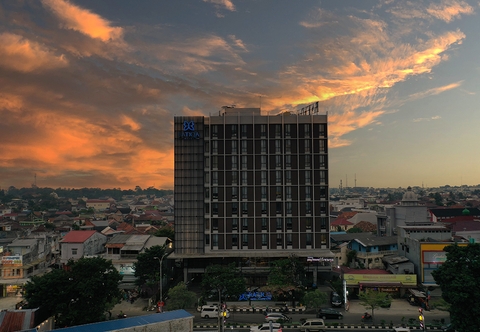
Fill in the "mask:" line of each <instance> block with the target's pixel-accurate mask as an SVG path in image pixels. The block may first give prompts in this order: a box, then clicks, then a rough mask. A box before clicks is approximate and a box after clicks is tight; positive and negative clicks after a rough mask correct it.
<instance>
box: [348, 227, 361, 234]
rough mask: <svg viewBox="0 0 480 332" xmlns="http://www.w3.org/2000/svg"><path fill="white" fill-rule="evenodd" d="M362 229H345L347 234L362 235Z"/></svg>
mask: <svg viewBox="0 0 480 332" xmlns="http://www.w3.org/2000/svg"><path fill="white" fill-rule="evenodd" d="M362 232H363V231H362V229H361V228H358V227H352V228H349V229H347V233H362Z"/></svg>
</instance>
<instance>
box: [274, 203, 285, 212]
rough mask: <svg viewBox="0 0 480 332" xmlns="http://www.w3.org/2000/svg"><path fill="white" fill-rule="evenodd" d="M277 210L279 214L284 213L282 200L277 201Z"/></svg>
mask: <svg viewBox="0 0 480 332" xmlns="http://www.w3.org/2000/svg"><path fill="white" fill-rule="evenodd" d="M275 212H276V213H277V214H282V212H283V205H282V202H277V203H276V204H275Z"/></svg>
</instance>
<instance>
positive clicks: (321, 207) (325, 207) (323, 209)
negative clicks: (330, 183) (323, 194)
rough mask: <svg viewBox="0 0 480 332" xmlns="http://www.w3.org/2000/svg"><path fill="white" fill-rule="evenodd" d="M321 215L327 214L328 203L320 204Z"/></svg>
mask: <svg viewBox="0 0 480 332" xmlns="http://www.w3.org/2000/svg"><path fill="white" fill-rule="evenodd" d="M320 213H321V214H325V213H327V202H320Z"/></svg>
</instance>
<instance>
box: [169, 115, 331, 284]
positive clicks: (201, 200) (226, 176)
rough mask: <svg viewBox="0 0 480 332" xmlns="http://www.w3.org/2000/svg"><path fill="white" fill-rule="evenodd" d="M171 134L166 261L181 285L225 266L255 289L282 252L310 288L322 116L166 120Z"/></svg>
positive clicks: (321, 235) (320, 234)
mask: <svg viewBox="0 0 480 332" xmlns="http://www.w3.org/2000/svg"><path fill="white" fill-rule="evenodd" d="M312 110H313V108H312ZM316 110H317V111H318V106H317V108H316ZM174 134H175V137H174V141H175V142H174V146H175V185H174V200H175V220H174V222H175V251H174V254H173V255H172V256H173V257H175V258H176V259H177V266H180V264H182V265H181V266H183V271H184V277H185V280H189V279H190V278H192V277H193V276H195V275H196V274H201V273H203V272H204V269H205V267H206V266H208V265H210V264H226V263H229V262H235V264H236V266H238V267H240V268H241V270H242V273H243V274H244V275H245V277H246V278H247V279H248V280H249V281H250V284H257V285H258V284H259V283H262V282H265V281H266V273H267V272H268V266H269V262H271V261H272V260H275V259H279V258H286V257H289V256H290V255H292V254H293V255H296V256H297V257H299V258H300V259H301V260H303V261H304V262H305V266H306V268H307V271H308V273H311V274H312V279H313V280H314V281H316V278H317V275H316V274H317V272H319V271H320V272H322V271H324V272H326V271H330V263H329V258H330V257H331V256H332V254H331V252H330V250H329V200H328V198H329V196H328V144H327V115H326V114H318V112H310V109H309V111H308V112H305V111H303V112H298V113H290V112H285V113H281V114H279V115H262V114H261V111H260V109H259V108H227V107H224V108H223V109H222V110H221V111H220V112H219V114H218V115H215V116H176V117H175V119H174ZM312 261H313V262H315V263H312ZM319 261H320V264H319V263H318V262H319Z"/></svg>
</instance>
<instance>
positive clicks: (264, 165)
mask: <svg viewBox="0 0 480 332" xmlns="http://www.w3.org/2000/svg"><path fill="white" fill-rule="evenodd" d="M260 167H261V168H262V169H267V156H265V155H261V156H260Z"/></svg>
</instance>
